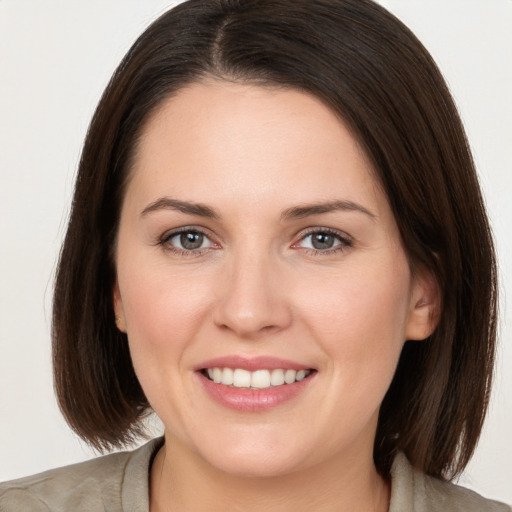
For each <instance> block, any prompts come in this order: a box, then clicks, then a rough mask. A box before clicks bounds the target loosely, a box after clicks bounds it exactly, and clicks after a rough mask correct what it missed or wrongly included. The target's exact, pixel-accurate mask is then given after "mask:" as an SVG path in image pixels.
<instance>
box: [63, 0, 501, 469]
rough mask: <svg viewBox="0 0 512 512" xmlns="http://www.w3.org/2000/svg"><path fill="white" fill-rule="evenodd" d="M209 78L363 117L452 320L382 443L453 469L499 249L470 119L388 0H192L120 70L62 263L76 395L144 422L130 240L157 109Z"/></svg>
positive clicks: (404, 365) (392, 401)
mask: <svg viewBox="0 0 512 512" xmlns="http://www.w3.org/2000/svg"><path fill="white" fill-rule="evenodd" d="M206 78H210V79H212V78H213V79H217V80H227V81H230V82H238V83H251V84H257V85H261V86H263V87H264V86H267V85H271V86H278V87H285V88H288V87H289V88H294V89H298V90H301V91H304V92H307V93H309V94H312V95H314V96H315V97H317V98H319V99H321V100H322V101H323V102H324V103H325V104H326V105H327V106H328V107H329V108H331V109H332V111H333V112H335V113H336V114H337V115H338V116H339V117H340V119H341V120H343V122H344V123H345V124H346V125H347V126H348V127H349V129H350V130H351V132H352V134H353V136H354V137H355V138H356V139H357V140H358V141H359V143H360V144H361V146H362V147H363V148H364V150H365V152H366V154H367V156H368V157H369V158H370V161H371V162H372V165H373V167H374V169H375V173H376V175H377V177H378V179H379V180H380V182H381V186H382V187H383V189H384V190H385V192H386V194H387V197H388V199H389V203H390V205H391V208H392V211H393V212H394V216H395V219H396V222H397V224H398V227H399V230H400V233H401V237H402V241H403V246H404V248H405V251H406V253H407V255H408V258H409V261H410V263H411V269H412V271H413V272H414V271H415V269H423V270H426V271H429V272H430V273H431V274H432V275H433V276H434V277H435V278H436V280H437V284H438V287H439V290H440V298H441V301H440V302H441V313H440V319H439V323H438V326H437V328H436V330H435V332H434V333H433V334H432V335H431V336H430V337H429V338H428V339H426V340H423V341H408V342H407V343H406V344H405V346H404V349H403V352H402V355H401V359H400V361H399V364H398V368H397V370H396V375H395V377H394V380H393V382H392V384H391V387H390V389H389V391H388V393H387V395H386V397H385V399H384V402H383V404H382V406H381V410H380V418H379V424H378V429H377V435H376V439H375V447H374V459H375V463H376V466H377V468H378V470H379V471H380V472H381V473H382V474H383V475H387V473H388V471H389V467H390V463H391V461H392V459H393V457H394V455H395V454H396V453H397V452H398V451H402V452H404V453H405V454H406V455H407V457H408V458H409V460H410V461H411V462H412V464H413V465H414V466H415V467H417V468H419V469H420V470H422V471H424V472H426V473H427V474H430V475H434V476H437V477H441V478H445V479H449V478H452V477H453V476H455V475H456V474H458V473H459V472H460V471H461V470H462V469H463V468H464V467H465V465H466V464H467V462H468V461H469V459H470V457H471V455H472V453H473V451H474V448H475V445H476V442H477V440H478V437H479V435H480V431H481V427H482V422H483V419H484V416H485V413H486V409H487V405H488V400H489V390H490V383H491V377H492V372H493V365H494V354H495V341H496V308H497V306H496V293H497V291H496V264H495V255H494V249H493V242H492V237H491V233H490V228H489V224H488V220H487V216H486V212H485V208H484V204H483V200H482V196H481V192H480V188H479V184H478V180H477V175H476V172H475V167H474V164H473V161H472V157H471V153H470V150H469V147H468V143H467V140H466V136H465V133H464V129H463V127H462V125H461V121H460V119H459V116H458V114H457V110H456V107H455V105H454V102H453V100H452V98H451V95H450V93H449V91H448V88H447V86H446V84H445V82H444V80H443V78H442V76H441V74H440V72H439V70H438V68H437V67H436V65H435V63H434V62H433V60H432V58H431V56H430V55H429V53H428V52H427V51H426V50H425V48H424V47H423V46H422V44H421V43H420V42H419V41H418V39H417V38H416V37H415V36H414V35H413V34H412V33H411V32H410V31H409V29H407V28H406V27H405V26H404V25H403V24H402V23H401V22H400V21H399V20H397V19H396V18H395V17H394V16H393V15H391V14H390V13H388V12H387V11H386V10H385V9H384V8H382V7H380V6H379V5H377V4H376V3H374V2H373V1H371V0H294V1H290V0H189V1H186V2H184V3H181V4H179V5H178V6H176V7H175V8H173V9H171V10H170V11H168V12H166V13H165V14H164V15H163V16H161V17H160V18H159V19H157V20H156V21H155V22H154V23H153V24H152V25H151V26H150V27H149V28H148V29H147V30H146V31H145V32H144V33H143V34H142V35H141V36H140V37H139V39H138V40H137V41H136V42H135V44H134V45H133V47H132V48H131V49H130V50H129V52H128V54H127V55H126V56H125V58H124V59H123V61H122V62H121V64H120V65H119V67H118V69H117V70H116V71H115V73H114V75H113V77H112V79H111V81H110V83H109V85H108V87H107V89H106V90H105V92H104V94H103V97H102V98H101V101H100V103H99V105H98V107H97V110H96V113H95V115H94V117H93V119H92V122H91V125H90V128H89V131H88V134H87V137H86V140H85V144H84V148H83V153H82V157H81V161H80V165H79V169H78V176H77V180H76V187H75V191H74V199H73V203H72V208H71V214H70V220H69V225H68V229H67V234H66V237H65V241H64V245H63V247H62V251H61V254H60V261H59V266H58V271H57V276H56V286H55V295H54V311H53V362H54V369H55V386H56V392H57V396H58V400H59V404H60V407H61V409H62V411H63V413H64V415H65V417H66V419H67V421H68V422H69V424H70V425H71V427H72V428H73V429H74V430H75V431H76V432H77V433H78V434H79V435H80V436H81V437H82V438H83V439H85V440H87V441H88V442H89V443H90V444H92V445H93V446H94V447H96V448H98V449H108V448H111V447H115V446H122V445H124V444H126V443H128V442H130V441H132V440H133V439H134V438H135V437H136V436H138V435H140V434H142V433H143V427H142V424H141V420H142V419H143V418H144V416H145V415H147V414H148V411H149V410H150V406H149V404H148V402H147V400H146V397H145V396H144V392H143V390H142V389H141V387H140V385H139V383H138V380H137V377H136V375H135V373H134V370H133V366H132V363H131V359H130V354H129V350H128V344H127V340H126V337H125V335H124V334H122V333H120V332H119V331H118V330H117V328H116V325H115V319H114V313H113V304H112V290H113V284H114V280H115V267H114V262H113V254H114V252H115V247H114V246H115V241H116V232H117V228H118V224H119V215H120V209H121V204H122V201H123V195H124V187H125V184H126V181H127V175H128V174H129V172H130V165H131V162H132V158H133V155H134V152H135V151H136V148H137V142H138V139H139V136H140V133H141V129H142V127H143V126H144V122H145V120H147V119H148V116H149V115H150V114H151V113H152V112H153V111H154V110H155V109H156V108H158V106H159V105H160V104H161V103H162V101H164V100H165V99H167V98H169V97H171V96H172V95H173V94H175V93H176V92H177V91H179V90H180V89H182V88H183V87H185V86H186V85H188V84H190V83H193V82H198V81H201V80H204V79H206Z"/></svg>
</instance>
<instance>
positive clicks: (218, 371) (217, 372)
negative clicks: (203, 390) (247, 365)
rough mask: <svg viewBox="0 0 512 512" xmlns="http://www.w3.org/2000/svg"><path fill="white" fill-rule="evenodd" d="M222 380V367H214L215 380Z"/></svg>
mask: <svg viewBox="0 0 512 512" xmlns="http://www.w3.org/2000/svg"><path fill="white" fill-rule="evenodd" d="M221 381H222V369H221V368H214V369H213V382H216V383H217V384H220V382H221Z"/></svg>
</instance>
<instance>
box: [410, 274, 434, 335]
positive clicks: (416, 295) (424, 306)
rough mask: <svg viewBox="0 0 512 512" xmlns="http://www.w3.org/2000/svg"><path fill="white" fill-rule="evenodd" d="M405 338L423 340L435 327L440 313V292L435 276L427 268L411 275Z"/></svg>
mask: <svg viewBox="0 0 512 512" xmlns="http://www.w3.org/2000/svg"><path fill="white" fill-rule="evenodd" d="M412 279H413V282H412V290H411V298H410V303H409V315H408V318H407V324H406V329H405V339H406V340H424V339H425V338H428V337H429V336H430V335H431V334H432V333H433V332H434V331H435V329H436V327H437V325H438V323H439V318H440V315H441V300H440V299H441V297H440V295H441V293H440V290H439V285H438V283H437V280H436V278H435V277H434V275H433V274H432V272H430V271H428V270H418V271H416V272H415V274H414V275H413V278H412Z"/></svg>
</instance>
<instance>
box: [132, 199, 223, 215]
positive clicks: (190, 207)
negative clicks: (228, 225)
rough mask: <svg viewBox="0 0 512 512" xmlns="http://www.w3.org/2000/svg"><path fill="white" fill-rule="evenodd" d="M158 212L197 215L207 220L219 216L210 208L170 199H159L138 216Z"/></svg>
mask: <svg viewBox="0 0 512 512" xmlns="http://www.w3.org/2000/svg"><path fill="white" fill-rule="evenodd" d="M158 210H176V211H178V212H182V213H188V214H189V215H197V216H199V217H207V218H209V219H218V218H219V215H218V214H217V213H216V212H215V210H213V209H212V208H210V207H209V206H206V205H204V204H201V203H191V202H188V201H179V200H177V199H171V198H170V197H161V198H160V199H157V200H156V201H155V202H153V203H151V204H149V205H148V206H146V208H144V210H142V213H141V214H140V215H141V217H144V216H145V215H147V214H148V213H151V212H155V211H158Z"/></svg>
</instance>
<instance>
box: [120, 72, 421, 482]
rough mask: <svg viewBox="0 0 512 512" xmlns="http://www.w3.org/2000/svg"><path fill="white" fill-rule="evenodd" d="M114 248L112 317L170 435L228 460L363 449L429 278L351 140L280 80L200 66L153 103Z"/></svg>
mask: <svg viewBox="0 0 512 512" xmlns="http://www.w3.org/2000/svg"><path fill="white" fill-rule="evenodd" d="M116 263H117V284H116V286H115V288H114V303H115V309H116V313H117V315H118V316H120V318H121V320H120V327H121V329H123V330H125V331H126V332H127V334H128V341H129V346H130V351H131V355H132V358H133V364H134V366H135V370H136V373H137V376H138V378H139V380H140V383H141V385H142V388H143V389H144V391H145V393H146V396H147V398H148V400H149V402H150V404H151V405H152V407H153V408H154V410H155V411H156V413H157V414H158V416H159V417H160V418H161V419H162V421H163V423H164V424H165V427H166V435H167V439H168V442H169V441H170V442H171V443H175V444H176V445H178V446H181V447H182V450H184V453H188V454H190V455H191V456H192V457H195V458H196V459H197V458H198V460H201V461H202V462H205V463H207V464H209V465H211V466H213V467H215V468H217V469H221V470H223V471H227V472H229V473H232V474H240V475H261V476H263V475H267V476H269V475H277V474H284V473H287V472H292V471H296V470H299V469H301V468H312V467H313V466H315V465H318V464H322V463H330V462H332V461H333V460H336V459H338V457H340V458H344V457H349V459H344V460H350V458H352V459H353V460H356V458H357V457H359V456H360V455H361V453H365V454H367V455H368V456H369V457H371V453H372V449H373V440H374V436H375V429H376V425H377V416H378V411H379V406H380V404H381V401H382V399H383V397H384V395H385V393H386V390H387V389H388V386H389V384H390V382H391V379H392V377H393V373H394V371H395V367H396V365H397V361H398V358H399V355H400V351H401V349H402V346H403V343H404V340H406V339H411V338H415V339H421V338H423V337H425V336H427V335H428V334H429V332H427V330H428V326H427V323H428V322H427V321H426V320H425V318H426V316H428V314H427V312H426V311H425V308H426V307H427V306H426V305H425V302H426V301H425V295H426V290H427V286H426V284H425V283H424V281H422V280H421V279H419V278H416V279H413V278H412V276H411V273H410V269H409V266H408V262H407V259H406V255H405V253H404V250H403V248H402V246H401V241H400V236H399V232H398V229H397V226H396V223H395V220H394V218H393V215H392V212H391V210H390V207H389V204H388V201H387V199H386V196H385V194H384V193H383V192H382V190H381V189H380V188H379V186H378V183H377V181H376V179H375V177H374V175H373V172H372V169H371V167H370V165H369V163H368V161H367V159H366V158H365V154H364V153H363V151H362V150H361V149H360V148H359V147H358V145H357V143H356V141H355V140H354V138H353V137H352V136H351V134H350V132H349V131H348V130H347V128H346V127H345V126H344V124H343V123H341V122H340V121H339V119H338V118H337V117H336V116H335V115H334V114H333V113H332V112H331V111H330V110H329V109H328V108H327V107H325V106H324V104H323V103H322V102H320V101H319V100H318V99H316V98H315V97H312V96H310V95H307V94H305V93H302V92H298V91H295V90H284V89H277V88H272V89H271V88H263V87H259V86H251V85H239V84H232V83H224V82H213V81H211V82H204V83H197V84H194V85H192V86H190V87H188V88H186V89H184V90H182V91H181V92H179V93H178V94H177V95H176V96H174V97H173V98H171V99H169V100H167V101H166V102H165V103H163V105H162V106H161V107H160V108H159V109H158V110H157V111H156V113H155V114H154V115H152V117H151V118H150V119H149V121H148V122H147V124H146V126H145V128H144V130H143V134H142V138H141V141H140V145H139V146H138V150H137V155H136V158H135V162H134V165H133V170H132V175H131V180H130V182H129V184H128V187H127V192H126V197H125V200H124V204H123V208H122V213H121V221H120V227H119V236H118V244H117V255H116ZM214 368H219V369H215V370H214ZM256 370H262V371H258V372H256ZM300 370H303V371H300ZM295 372H297V373H295ZM208 374H210V376H209V375H208ZM304 374H305V375H306V376H305V378H304V379H303V380H300V379H301V378H302V377H304ZM212 377H213V379H214V380H215V381H217V382H214V381H212V380H211V378H212ZM233 379H234V383H233ZM283 379H285V382H284V383H283ZM219 380H221V382H218V381H219ZM287 382H289V383H287ZM340 460H341V459H340Z"/></svg>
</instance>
